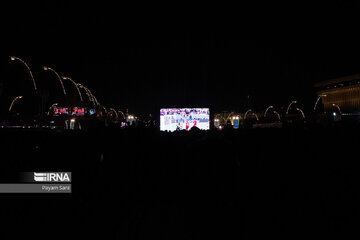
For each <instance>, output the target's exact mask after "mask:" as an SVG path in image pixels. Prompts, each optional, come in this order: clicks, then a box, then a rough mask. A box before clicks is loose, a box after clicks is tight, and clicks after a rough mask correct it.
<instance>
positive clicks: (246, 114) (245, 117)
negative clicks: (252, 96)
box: [244, 109, 252, 119]
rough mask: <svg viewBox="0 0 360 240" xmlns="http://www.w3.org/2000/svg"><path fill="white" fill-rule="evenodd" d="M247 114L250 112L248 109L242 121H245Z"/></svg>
mask: <svg viewBox="0 0 360 240" xmlns="http://www.w3.org/2000/svg"><path fill="white" fill-rule="evenodd" d="M249 112H252V110H251V109H249V110H247V111H246V112H245V115H244V119H246V117H247V115H248V113H249Z"/></svg>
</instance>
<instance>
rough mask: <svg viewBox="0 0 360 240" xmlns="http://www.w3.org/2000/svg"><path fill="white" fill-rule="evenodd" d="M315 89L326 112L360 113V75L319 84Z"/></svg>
mask: <svg viewBox="0 0 360 240" xmlns="http://www.w3.org/2000/svg"><path fill="white" fill-rule="evenodd" d="M315 88H316V90H317V95H318V96H319V97H321V100H322V103H323V104H324V111H325V112H337V111H338V112H340V113H341V114H352V113H359V112H360V74H354V75H350V76H346V77H341V78H336V79H331V80H328V81H324V82H319V83H317V84H315Z"/></svg>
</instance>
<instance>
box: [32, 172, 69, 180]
mask: <svg viewBox="0 0 360 240" xmlns="http://www.w3.org/2000/svg"><path fill="white" fill-rule="evenodd" d="M34 180H35V182H70V177H69V174H68V173H66V172H59V173H57V172H56V173H55V172H51V173H38V172H34Z"/></svg>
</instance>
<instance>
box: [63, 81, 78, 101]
mask: <svg viewBox="0 0 360 240" xmlns="http://www.w3.org/2000/svg"><path fill="white" fill-rule="evenodd" d="M62 79H64V80H68V81H70V82H72V83H73V84H74V86H75V87H76V90H77V92H78V93H79V96H80V100H81V101H82V102H83V98H82V96H81V92H80V89H79V87H78V84H77V83H76V82H75V81H73V80H72V79H71V78H69V77H64V76H63V77H62Z"/></svg>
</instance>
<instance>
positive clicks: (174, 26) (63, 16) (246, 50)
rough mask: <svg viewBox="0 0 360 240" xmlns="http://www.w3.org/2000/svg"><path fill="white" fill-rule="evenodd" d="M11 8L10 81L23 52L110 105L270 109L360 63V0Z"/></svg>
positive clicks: (307, 95) (143, 109) (7, 28)
mask: <svg viewBox="0 0 360 240" xmlns="http://www.w3.org/2000/svg"><path fill="white" fill-rule="evenodd" d="M3 9H4V10H5V14H3V15H2V17H3V20H2V23H1V25H2V27H1V31H2V34H1V35H2V49H3V51H1V52H2V54H1V67H2V68H5V69H7V70H6V71H3V72H6V74H3V76H2V77H1V80H2V81H3V82H4V81H13V80H11V79H14V78H15V77H14V76H15V74H16V72H18V73H17V74H19V71H20V69H21V66H19V65H18V66H17V67H14V66H12V67H10V66H9V65H11V64H10V63H9V60H8V56H9V55H15V56H18V57H20V58H22V59H24V60H25V61H27V62H28V64H29V65H30V66H31V68H32V70H33V71H34V74H35V78H36V77H38V78H41V77H40V76H39V75H41V74H43V73H40V72H41V68H40V67H41V66H42V65H48V66H50V67H53V68H54V69H55V70H57V71H58V72H59V73H61V74H63V75H66V76H70V77H72V78H73V79H74V80H75V81H77V82H80V83H83V84H85V85H86V86H88V87H89V88H90V89H91V90H92V92H93V93H94V95H95V96H97V99H98V100H99V102H100V103H102V104H103V105H105V106H106V107H115V108H117V109H121V110H125V109H126V108H128V109H129V111H130V112H135V113H148V112H158V108H160V107H173V106H200V107H201V106H204V107H208V106H210V107H211V108H212V110H214V111H219V110H234V109H236V110H246V109H247V108H248V107H252V108H255V109H265V108H266V107H267V106H268V105H270V104H274V105H276V104H277V105H282V106H284V105H287V104H288V103H289V101H291V100H293V99H297V100H298V101H299V102H301V103H302V104H303V105H305V106H310V105H311V106H312V105H313V103H314V101H315V100H316V95H315V92H314V89H313V84H314V83H315V82H317V81H321V80H326V79H330V78H334V77H339V76H344V75H347V74H352V73H356V72H359V68H360V65H359V64H360V63H359V58H358V55H359V44H358V43H359V37H358V18H357V15H358V11H359V4H358V2H355V1H353V2H346V3H344V2H342V1H328V2H327V3H326V4H308V5H306V4H304V3H302V2H292V3H291V4H284V3H277V4H274V3H266V4H265V3H261V2H254V3H251V4H250V3H241V4H238V5H230V4H219V5H210V4H203V5H201V4H198V5H194V4H189V3H181V4H173V5H170V4H169V5H166V4H158V5H156V4H148V5H143V4H133V5H130V4H124V3H122V2H121V3H117V4H116V3H115V2H107V1H101V2H77V3H75V2H74V1H37V2H36V3H33V2H31V3H23V2H17V1H12V3H11V4H10V5H8V6H5V7H4V8H3ZM9 69H10V70H9ZM25 77H26V76H25ZM25 77H24V78H25ZM50 77H51V76H49V75H48V76H47V78H50ZM42 78H46V77H44V76H43V77H42ZM23 81H28V79H27V80H25V79H24V80H23ZM2 85H4V84H2ZM27 89H30V90H31V87H30V86H29V87H28V88H27ZM13 90H14V88H12V91H13ZM4 91H10V90H8V89H6V88H5V87H3V89H2V92H4ZM14 94H15V93H14ZM18 95H20V93H19V94H18Z"/></svg>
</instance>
